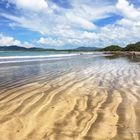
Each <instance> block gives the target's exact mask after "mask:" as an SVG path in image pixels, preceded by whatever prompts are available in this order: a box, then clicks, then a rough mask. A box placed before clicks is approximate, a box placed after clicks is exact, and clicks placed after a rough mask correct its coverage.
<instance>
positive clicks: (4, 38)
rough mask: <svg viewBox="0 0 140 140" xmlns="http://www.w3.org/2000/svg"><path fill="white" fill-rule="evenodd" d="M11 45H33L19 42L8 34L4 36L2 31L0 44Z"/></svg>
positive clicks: (28, 46) (30, 46)
mask: <svg viewBox="0 0 140 140" xmlns="http://www.w3.org/2000/svg"><path fill="white" fill-rule="evenodd" d="M11 45H17V46H22V47H26V48H32V47H35V46H34V45H33V44H31V43H29V42H23V43H22V42H21V41H19V40H16V39H14V38H13V37H10V36H5V35H3V34H2V33H1V34H0V46H11Z"/></svg>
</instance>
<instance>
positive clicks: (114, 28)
mask: <svg viewBox="0 0 140 140" xmlns="http://www.w3.org/2000/svg"><path fill="white" fill-rule="evenodd" d="M8 1H9V3H12V4H15V6H16V7H17V9H18V11H19V12H20V14H19V15H18V16H17V15H12V14H6V13H1V14H0V15H1V16H3V17H5V18H7V19H10V20H11V21H13V23H14V27H15V26H19V27H23V28H27V29H29V30H31V31H36V32H38V33H40V34H41V36H42V37H41V38H40V39H36V40H38V41H37V43H38V44H41V45H44V46H45V45H48V46H53V47H55V46H56V47H58V46H60V47H62V46H65V45H75V46H81V45H84V46H96V47H104V46H106V45H111V44H118V45H122V46H124V45H126V44H127V43H131V42H135V41H139V40H140V37H139V36H138V34H139V32H140V9H139V8H136V7H135V6H134V4H132V3H130V2H129V1H128V0H118V1H117V2H116V3H113V2H111V1H110V0H107V1H104V0H86V1H85V0H76V1H75V0H67V1H66V2H65V3H66V4H63V3H59V0H57V1H56V0H52V1H49V0H25V1H23V0H8ZM112 15H119V16H121V17H122V18H121V19H118V20H116V22H114V23H112V24H106V25H105V26H98V25H97V24H96V21H99V20H102V19H105V18H108V17H112ZM11 24H12V23H11Z"/></svg>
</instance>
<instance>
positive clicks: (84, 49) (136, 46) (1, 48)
mask: <svg viewBox="0 0 140 140" xmlns="http://www.w3.org/2000/svg"><path fill="white" fill-rule="evenodd" d="M0 51H61V52H62V51H63V52H81V51H82V52H92V51H123V52H125V51H140V42H137V43H134V44H128V45H127V46H126V47H121V46H118V45H110V46H107V47H105V48H97V47H84V46H82V47H78V48H76V49H63V50H62V49H61V50H57V49H45V48H35V47H34V48H25V47H21V46H15V45H13V46H0Z"/></svg>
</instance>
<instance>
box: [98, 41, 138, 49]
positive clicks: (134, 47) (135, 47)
mask: <svg viewBox="0 0 140 140" xmlns="http://www.w3.org/2000/svg"><path fill="white" fill-rule="evenodd" d="M100 51H140V42H137V43H134V44H128V45H127V46H126V47H124V48H122V47H120V46H118V45H111V46H107V47H105V48H103V49H100Z"/></svg>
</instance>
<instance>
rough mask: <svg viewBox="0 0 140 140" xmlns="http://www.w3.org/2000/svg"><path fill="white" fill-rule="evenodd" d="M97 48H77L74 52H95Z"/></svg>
mask: <svg viewBox="0 0 140 140" xmlns="http://www.w3.org/2000/svg"><path fill="white" fill-rule="evenodd" d="M97 49H99V48H96V47H78V48H76V49H75V50H80V51H95V50H97Z"/></svg>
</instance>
